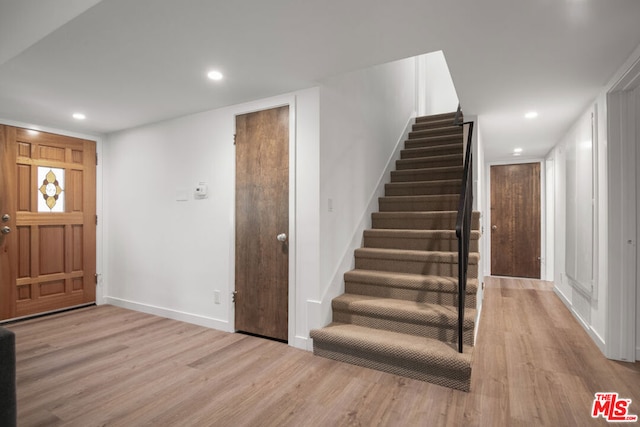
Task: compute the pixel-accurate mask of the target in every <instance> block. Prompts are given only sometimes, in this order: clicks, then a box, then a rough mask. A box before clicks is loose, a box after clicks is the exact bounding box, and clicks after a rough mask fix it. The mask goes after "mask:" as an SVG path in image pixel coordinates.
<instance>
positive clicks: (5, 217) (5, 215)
mask: <svg viewBox="0 0 640 427" xmlns="http://www.w3.org/2000/svg"><path fill="white" fill-rule="evenodd" d="M10 219H11V217H10V216H9V214H4V215H2V222H9V220H10Z"/></svg>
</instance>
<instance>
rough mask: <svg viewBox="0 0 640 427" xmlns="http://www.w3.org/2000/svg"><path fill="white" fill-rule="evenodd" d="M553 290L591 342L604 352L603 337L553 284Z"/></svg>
mask: <svg viewBox="0 0 640 427" xmlns="http://www.w3.org/2000/svg"><path fill="white" fill-rule="evenodd" d="M553 292H554V293H555V294H556V295H557V296H558V298H560V301H562V303H563V304H564V305H565V307H567V309H568V310H569V312H570V313H571V314H572V315H573V317H574V318H575V319H576V320H577V321H578V324H579V325H580V326H582V327H583V328H584V330H585V331H586V332H587V334H589V336H590V337H591V339H592V340H593V342H594V343H595V344H596V346H598V348H599V349H600V351H601V352H602V353H604V350H605V342H604V339H603V338H602V337H601V336H600V335H599V334H598V333H597V332H596V330H595V329H593V328H592V327H591V326H590V325H589V324H588V323H587V322H586V321H585V320H584V319H583V318H582V316H580V314H578V312H577V311H576V310H574V309H573V305H572V304H571V303H570V302H569V300H568V299H567V297H566V296H565V295H564V294H563V293H562V291H561V290H560V289H559V288H558V287H556V286H554V287H553Z"/></svg>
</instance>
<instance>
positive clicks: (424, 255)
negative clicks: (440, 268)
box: [355, 248, 480, 265]
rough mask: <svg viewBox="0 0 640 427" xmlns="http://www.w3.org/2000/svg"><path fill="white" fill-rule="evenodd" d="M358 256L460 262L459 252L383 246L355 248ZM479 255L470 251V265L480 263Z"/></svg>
mask: <svg viewBox="0 0 640 427" xmlns="http://www.w3.org/2000/svg"><path fill="white" fill-rule="evenodd" d="M355 256H356V258H358V257H362V256H367V257H370V258H377V259H410V260H416V261H428V260H434V261H442V262H451V263H457V262H458V253H457V252H444V251H408V250H402V249H381V248H358V249H356V250H355ZM479 258H480V257H479V255H478V254H477V253H475V252H472V253H469V265H474V264H477V263H478V260H479Z"/></svg>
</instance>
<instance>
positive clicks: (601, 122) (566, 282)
mask: <svg viewBox="0 0 640 427" xmlns="http://www.w3.org/2000/svg"><path fill="white" fill-rule="evenodd" d="M593 110H595V112H596V115H595V116H596V120H597V122H596V128H597V133H596V137H595V140H594V141H593V144H594V145H593V155H594V156H595V159H594V166H595V168H594V170H593V171H592V172H593V176H594V184H595V186H596V187H595V206H596V209H595V210H594V218H593V220H594V223H593V224H594V232H595V233H596V234H594V243H593V251H594V257H593V259H594V261H593V263H594V264H593V271H594V276H593V288H594V290H593V292H592V293H589V292H585V290H583V289H582V288H581V287H580V286H578V285H576V284H574V283H572V280H571V279H570V278H569V277H567V265H566V247H567V246H566V245H567V218H566V215H567V203H573V202H572V201H571V200H569V199H568V198H569V196H568V194H567V150H568V148H569V145H570V144H571V145H575V144H576V143H579V141H578V140H579V139H580V129H579V127H580V126H581V125H584V123H585V121H589V120H590V117H591V112H592V111H593ZM606 129H607V126H606V98H605V96H604V93H603V94H602V95H601V96H599V97H598V98H597V100H596V101H595V103H594V106H593V108H592V107H591V106H590V107H589V108H588V109H587V110H586V111H585V112H584V113H583V114H582V115H581V116H580V117H579V118H578V120H576V122H575V123H574V124H573V126H572V127H571V129H570V130H569V132H568V133H567V134H566V135H565V136H564V137H563V138H562V140H561V141H559V142H558V143H557V144H556V145H555V147H554V148H553V149H552V150H551V151H550V152H549V154H548V155H547V159H546V162H547V163H551V164H552V165H553V179H554V183H555V185H554V193H555V194H554V199H553V201H552V203H553V205H554V208H555V213H554V217H553V218H552V219H553V221H554V223H553V225H552V226H553V230H554V232H553V236H554V242H555V244H554V246H553V259H554V263H553V274H554V279H553V280H554V290H555V292H556V294H557V295H558V296H559V297H560V299H561V300H562V301H563V302H564V303H565V305H566V306H567V307H568V308H569V309H570V310H571V312H572V313H573V315H574V316H575V317H576V318H577V319H578V321H579V322H580V323H581V324H582V326H583V327H584V328H585V329H586V330H587V332H588V333H589V335H590V336H591V338H592V339H593V340H594V341H595V343H596V344H597V345H598V347H599V348H600V349H601V350H602V351H603V352H604V346H605V335H606V312H607V310H606V306H607V293H608V289H607V285H608V283H607V180H606V163H607V159H606V149H607V148H606V147H607V131H606ZM547 255H548V256H549V254H547Z"/></svg>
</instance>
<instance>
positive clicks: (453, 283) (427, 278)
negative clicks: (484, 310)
mask: <svg viewBox="0 0 640 427" xmlns="http://www.w3.org/2000/svg"><path fill="white" fill-rule="evenodd" d="M344 287H345V292H346V293H349V294H357V295H369V296H374V297H380V298H393V299H402V300H407V301H414V302H424V303H430V304H441V305H447V306H451V307H457V306H458V279H457V278H454V277H447V276H436V275H424V274H410V273H399V272H389V271H376V270H363V269H356V270H351V271H348V272H346V273H345V275H344ZM477 290H478V280H477V279H473V278H469V279H467V290H466V296H465V301H464V305H465V307H468V308H474V309H475V308H476V304H477V298H476V294H477Z"/></svg>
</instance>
